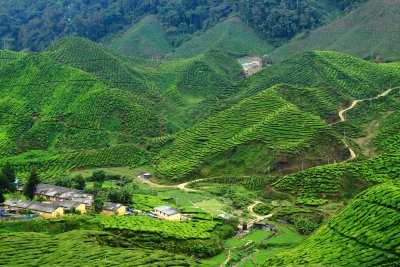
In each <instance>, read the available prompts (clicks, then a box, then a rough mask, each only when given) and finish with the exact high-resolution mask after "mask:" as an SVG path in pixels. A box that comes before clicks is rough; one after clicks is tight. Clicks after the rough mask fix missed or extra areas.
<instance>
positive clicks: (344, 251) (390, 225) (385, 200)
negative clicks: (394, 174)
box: [264, 183, 400, 266]
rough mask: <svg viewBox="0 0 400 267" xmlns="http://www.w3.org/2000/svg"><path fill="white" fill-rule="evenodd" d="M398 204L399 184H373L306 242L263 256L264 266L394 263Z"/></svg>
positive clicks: (399, 233) (398, 255)
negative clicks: (269, 256) (281, 251)
mask: <svg viewBox="0 0 400 267" xmlns="http://www.w3.org/2000/svg"><path fill="white" fill-rule="evenodd" d="M399 207H400V187H399V184H397V185H396V184H390V183H389V184H382V185H378V186H376V187H373V188H371V189H369V190H367V191H366V192H364V193H362V194H360V195H359V196H358V197H357V198H356V199H355V200H353V201H351V202H350V204H349V205H348V206H347V207H346V208H345V209H343V210H342V211H341V212H340V213H339V214H338V215H337V216H335V217H334V218H333V219H331V220H330V221H329V222H328V223H326V224H325V225H324V226H323V227H321V228H320V229H319V230H318V231H317V232H316V233H314V234H313V235H312V236H311V237H310V238H309V239H307V241H306V242H304V243H303V244H301V245H299V246H298V247H296V248H294V249H292V250H290V251H288V252H283V253H280V254H278V255H276V256H273V257H271V258H269V259H267V261H266V263H265V265H264V266H284V265H296V266H303V265H304V266H308V265H314V264H322V265H328V266H396V264H398V263H399V261H400V251H399V245H400V243H399V240H400V229H399V227H398V222H399V221H400V211H399ZM360 218H362V219H360Z"/></svg>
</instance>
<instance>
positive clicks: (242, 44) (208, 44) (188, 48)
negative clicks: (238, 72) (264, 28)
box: [168, 17, 273, 58]
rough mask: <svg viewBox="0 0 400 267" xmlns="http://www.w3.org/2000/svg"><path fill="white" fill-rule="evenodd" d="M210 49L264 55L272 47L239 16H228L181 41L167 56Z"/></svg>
mask: <svg viewBox="0 0 400 267" xmlns="http://www.w3.org/2000/svg"><path fill="white" fill-rule="evenodd" d="M212 49H221V50H222V51H225V52H230V53H233V54H236V55H264V54H266V53H267V52H269V51H271V50H272V49H273V46H272V45H271V44H269V43H268V42H267V41H265V40H263V39H261V38H260V37H259V36H258V35H257V33H256V32H255V31H254V30H253V29H252V28H250V27H249V26H247V25H246V24H245V23H244V22H243V21H242V20H241V19H240V18H238V17H231V18H228V19H226V20H224V21H222V22H220V23H218V24H217V25H215V26H214V27H213V28H211V29H209V30H208V31H206V32H204V33H199V34H198V35H197V36H195V37H193V38H192V39H191V40H189V41H187V42H186V43H183V44H182V45H181V46H180V47H178V48H176V49H175V51H174V52H173V53H170V54H169V55H168V56H169V57H173V58H181V57H193V56H195V55H198V54H202V53H204V52H206V51H209V50H212Z"/></svg>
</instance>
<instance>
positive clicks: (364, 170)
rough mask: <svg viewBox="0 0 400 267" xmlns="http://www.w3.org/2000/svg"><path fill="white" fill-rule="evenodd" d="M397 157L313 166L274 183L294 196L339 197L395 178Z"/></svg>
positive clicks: (394, 155)
mask: <svg viewBox="0 0 400 267" xmlns="http://www.w3.org/2000/svg"><path fill="white" fill-rule="evenodd" d="M399 160H400V154H399V153H395V154H383V155H380V156H377V157H374V158H371V159H369V160H365V161H360V162H348V163H342V164H331V165H327V166H320V167H315V168H311V169H308V170H305V171H302V172H299V173H296V174H292V175H288V176H284V177H283V178H282V179H281V180H279V181H278V182H276V183H275V184H274V186H276V187H277V188H278V189H280V190H286V191H289V192H291V193H292V194H295V195H296V194H297V195H299V196H303V197H311V198H315V197H322V196H324V197H334V196H335V197H337V196H343V195H345V194H346V192H348V193H350V192H351V193H350V194H355V193H358V192H361V191H362V190H364V189H366V187H368V185H369V184H375V183H382V182H386V181H390V180H392V179H396V178H398V177H399V175H400V166H399V164H398V163H399ZM355 181H357V182H356V183H355ZM353 190H354V191H353ZM352 191H353V192H352ZM350 196H351V195H350Z"/></svg>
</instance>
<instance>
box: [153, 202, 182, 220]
mask: <svg viewBox="0 0 400 267" xmlns="http://www.w3.org/2000/svg"><path fill="white" fill-rule="evenodd" d="M153 214H154V215H156V216H157V217H159V218H160V219H163V220H168V221H180V220H181V219H182V216H181V213H180V212H179V210H177V209H175V208H172V207H170V206H166V205H165V206H160V207H156V208H154V211H153Z"/></svg>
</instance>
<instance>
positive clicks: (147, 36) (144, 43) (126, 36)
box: [107, 15, 173, 57]
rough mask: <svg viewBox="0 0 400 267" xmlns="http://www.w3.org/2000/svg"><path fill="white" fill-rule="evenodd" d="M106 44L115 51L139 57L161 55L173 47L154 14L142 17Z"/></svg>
mask: <svg viewBox="0 0 400 267" xmlns="http://www.w3.org/2000/svg"><path fill="white" fill-rule="evenodd" d="M107 46H108V47H109V48H110V49H112V50H113V51H115V52H117V53H120V54H123V55H127V56H139V57H163V56H165V55H166V54H167V53H169V52H171V51H172V49H173V47H172V45H171V44H170V43H169V42H168V40H167V37H166V34H165V31H164V29H163V28H162V26H161V22H160V20H159V19H158V18H157V17H156V16H154V15H152V16H147V17H144V18H142V19H141V20H140V21H139V22H138V23H137V24H135V25H133V26H132V27H131V28H129V29H128V30H126V31H125V32H124V33H123V34H122V35H120V36H115V37H113V38H112V39H111V41H108V44H107Z"/></svg>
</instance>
